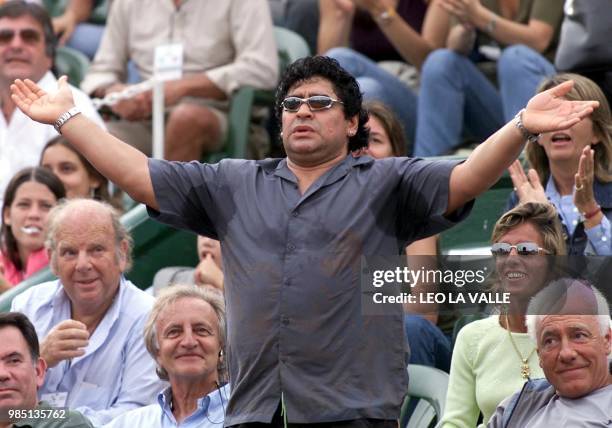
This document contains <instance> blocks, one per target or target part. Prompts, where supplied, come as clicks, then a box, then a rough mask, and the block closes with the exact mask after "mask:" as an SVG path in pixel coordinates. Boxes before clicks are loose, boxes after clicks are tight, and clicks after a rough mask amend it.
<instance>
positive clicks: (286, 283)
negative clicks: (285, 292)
mask: <svg viewBox="0 0 612 428" xmlns="http://www.w3.org/2000/svg"><path fill="white" fill-rule="evenodd" d="M285 285H286V286H287V287H289V286H290V285H291V280H290V279H286V280H285Z"/></svg>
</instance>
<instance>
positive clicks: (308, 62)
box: [274, 55, 370, 152]
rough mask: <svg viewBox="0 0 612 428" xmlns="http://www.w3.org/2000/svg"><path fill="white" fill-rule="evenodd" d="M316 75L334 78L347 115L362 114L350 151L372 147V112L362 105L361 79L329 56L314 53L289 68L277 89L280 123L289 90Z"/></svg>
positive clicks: (277, 115)
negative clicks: (369, 145) (369, 121)
mask: <svg viewBox="0 0 612 428" xmlns="http://www.w3.org/2000/svg"><path fill="white" fill-rule="evenodd" d="M313 77H322V78H324V79H327V80H329V81H330V83H331V84H332V86H333V88H334V92H335V93H336V95H338V98H339V99H340V101H342V102H343V103H344V105H343V106H344V117H345V118H346V119H349V118H351V117H354V116H355V115H359V123H358V125H357V133H356V134H355V135H353V136H352V137H349V143H348V151H350V152H352V151H354V150H359V149H361V148H363V147H367V146H368V138H369V135H370V129H369V128H368V127H366V123H367V122H368V118H369V116H368V112H367V111H366V110H365V109H364V108H363V106H362V101H363V100H362V94H361V91H360V90H359V84H358V83H357V80H355V78H354V77H353V76H352V75H351V74H350V73H349V72H347V71H346V70H345V69H344V68H342V67H341V66H340V64H339V63H338V61H336V60H335V59H333V58H329V57H326V56H318V55H317V56H310V57H305V58H300V59H298V60H297V61H295V62H294V63H293V64H291V65H289V67H287V70H286V71H285V73H284V74H283V77H282V78H281V81H280V83H279V85H278V88H277V89H276V102H275V105H274V111H275V113H276V118H277V120H278V121H279V122H280V121H281V116H282V114H283V106H282V105H281V103H282V102H283V100H284V99H285V97H286V96H287V92H289V89H290V88H291V87H292V86H294V85H295V84H297V83H300V82H304V81H306V80H309V79H311V78H313Z"/></svg>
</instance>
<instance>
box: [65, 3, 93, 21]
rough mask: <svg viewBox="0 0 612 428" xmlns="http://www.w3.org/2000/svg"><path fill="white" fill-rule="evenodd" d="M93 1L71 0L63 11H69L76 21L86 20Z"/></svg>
mask: <svg viewBox="0 0 612 428" xmlns="http://www.w3.org/2000/svg"><path fill="white" fill-rule="evenodd" d="M93 3H94V2H93V0H71V1H70V3H69V4H68V6H67V7H66V11H65V12H64V13H71V14H72V15H73V16H74V18H75V20H76V22H77V23H79V22H83V21H87V20H88V19H89V16H90V15H91V12H92V10H93Z"/></svg>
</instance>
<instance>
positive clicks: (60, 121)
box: [53, 107, 81, 134]
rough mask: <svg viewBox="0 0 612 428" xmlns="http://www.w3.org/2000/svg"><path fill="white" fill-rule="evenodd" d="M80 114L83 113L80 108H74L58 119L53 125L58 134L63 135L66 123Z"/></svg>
mask: <svg viewBox="0 0 612 428" xmlns="http://www.w3.org/2000/svg"><path fill="white" fill-rule="evenodd" d="M79 113H81V110H80V109H79V108H78V107H72V108H71V109H70V110H68V111H66V112H64V113H62V114H61V116H60V117H58V118H57V120H56V121H55V123H54V124H53V127H54V128H55V130H56V131H57V133H58V134H61V133H62V131H61V129H62V126H64V124H65V123H66V122H68V121H69V120H70V119H72V118H73V117H74V116H76V115H77V114H79Z"/></svg>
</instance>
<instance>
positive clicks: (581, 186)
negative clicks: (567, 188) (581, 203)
mask: <svg viewBox="0 0 612 428" xmlns="http://www.w3.org/2000/svg"><path fill="white" fill-rule="evenodd" d="M575 188H576V190H577V191H578V192H579V191H581V190H582V189H584V186H583V185H582V184H581V185H580V187H578V186H575Z"/></svg>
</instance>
